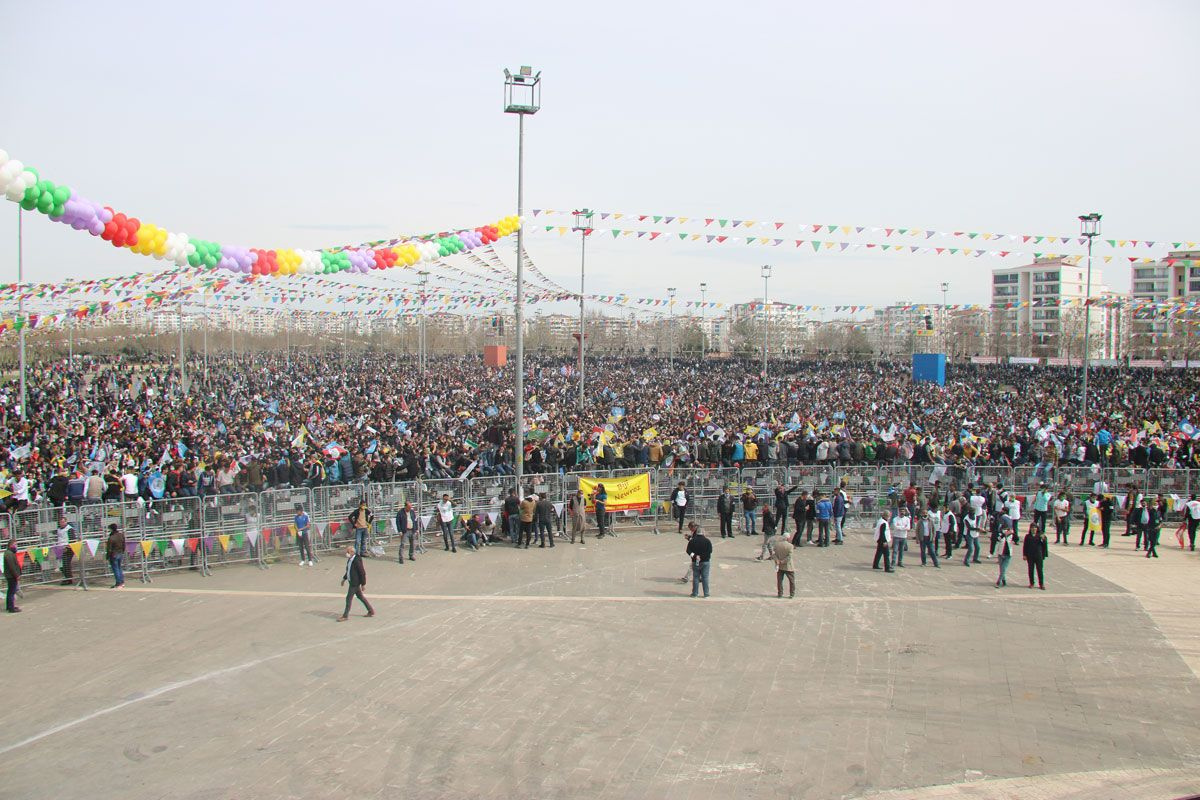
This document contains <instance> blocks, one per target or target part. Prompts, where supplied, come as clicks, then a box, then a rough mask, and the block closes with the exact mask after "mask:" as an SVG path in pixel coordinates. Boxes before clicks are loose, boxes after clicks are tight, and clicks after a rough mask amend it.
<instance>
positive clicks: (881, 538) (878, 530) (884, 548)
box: [871, 507, 892, 572]
mask: <svg viewBox="0 0 1200 800" xmlns="http://www.w3.org/2000/svg"><path fill="white" fill-rule="evenodd" d="M891 516H892V514H891V510H890V509H888V508H886V507H885V508H881V509H880V510H879V519H878V520H876V521H875V560H874V561H873V562H871V569H879V559H881V558H882V559H883V571H884V572H892V559H891V546H892V526H891V524H890V523H889V522H888V518H889V517H891Z"/></svg>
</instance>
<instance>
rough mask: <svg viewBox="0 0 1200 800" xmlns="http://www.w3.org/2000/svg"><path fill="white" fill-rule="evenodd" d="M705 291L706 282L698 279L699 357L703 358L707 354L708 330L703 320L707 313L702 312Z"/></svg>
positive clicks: (706, 290) (706, 287) (706, 289)
mask: <svg viewBox="0 0 1200 800" xmlns="http://www.w3.org/2000/svg"><path fill="white" fill-rule="evenodd" d="M707 293H708V284H707V283H706V282H704V281H700V357H701V358H704V357H705V356H706V355H708V330H707V328H706V326H705V322H706V321H707V320H706V319H705V317H706V316H707V315H706V314H705V313H704V306H705V301H704V298H705V296H706V295H707Z"/></svg>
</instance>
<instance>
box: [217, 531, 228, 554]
mask: <svg viewBox="0 0 1200 800" xmlns="http://www.w3.org/2000/svg"><path fill="white" fill-rule="evenodd" d="M217 542H218V543H219V544H220V545H221V551H222V552H224V551H226V550H228V549H229V534H228V533H222V534H220V535H219V536H217Z"/></svg>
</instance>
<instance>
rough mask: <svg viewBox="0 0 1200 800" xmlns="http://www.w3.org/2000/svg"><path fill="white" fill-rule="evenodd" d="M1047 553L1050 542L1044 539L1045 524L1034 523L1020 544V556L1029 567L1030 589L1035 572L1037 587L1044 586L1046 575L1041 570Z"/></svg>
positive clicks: (1048, 553) (1047, 555)
mask: <svg viewBox="0 0 1200 800" xmlns="http://www.w3.org/2000/svg"><path fill="white" fill-rule="evenodd" d="M1049 555H1050V543H1049V542H1048V541H1047V540H1046V529H1045V526H1044V525H1037V524H1034V527H1033V530H1031V531H1029V533H1027V534H1025V541H1024V542H1022V544H1021V557H1022V558H1024V559H1025V566H1026V567H1028V568H1029V588H1030V589H1032V588H1033V578H1034V574H1035V573H1036V575H1037V584H1038V588H1039V589H1045V588H1046V576H1045V575H1044V574H1043V572H1042V570H1043V567H1044V564H1045V561H1046V558H1047V557H1049Z"/></svg>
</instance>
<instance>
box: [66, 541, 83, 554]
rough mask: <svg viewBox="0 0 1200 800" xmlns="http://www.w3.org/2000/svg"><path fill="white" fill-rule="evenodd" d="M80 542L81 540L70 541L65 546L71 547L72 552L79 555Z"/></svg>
mask: <svg viewBox="0 0 1200 800" xmlns="http://www.w3.org/2000/svg"><path fill="white" fill-rule="evenodd" d="M82 544H83V542H71V543H70V544H69V545H67V546H68V547H70V548H71V552H72V553H74V554H75V555H79V548H80V546H81V545H82Z"/></svg>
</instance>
